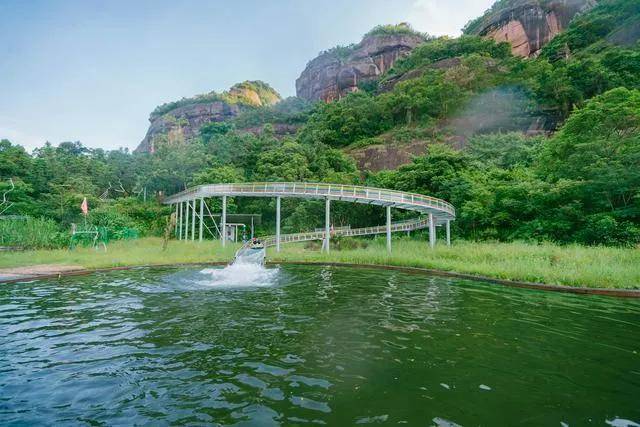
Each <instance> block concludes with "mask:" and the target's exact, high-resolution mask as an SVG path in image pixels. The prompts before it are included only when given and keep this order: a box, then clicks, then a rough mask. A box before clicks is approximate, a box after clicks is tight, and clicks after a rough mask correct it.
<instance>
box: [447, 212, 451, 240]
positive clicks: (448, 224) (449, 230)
mask: <svg viewBox="0 0 640 427" xmlns="http://www.w3.org/2000/svg"><path fill="white" fill-rule="evenodd" d="M447 246H451V220H449V219H448V220H447Z"/></svg>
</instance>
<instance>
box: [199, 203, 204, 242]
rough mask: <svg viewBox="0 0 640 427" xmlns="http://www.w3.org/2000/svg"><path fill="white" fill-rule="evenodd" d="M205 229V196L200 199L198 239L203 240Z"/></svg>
mask: <svg viewBox="0 0 640 427" xmlns="http://www.w3.org/2000/svg"><path fill="white" fill-rule="evenodd" d="M203 231H204V198H202V199H200V235H199V236H198V241H199V242H202V232H203Z"/></svg>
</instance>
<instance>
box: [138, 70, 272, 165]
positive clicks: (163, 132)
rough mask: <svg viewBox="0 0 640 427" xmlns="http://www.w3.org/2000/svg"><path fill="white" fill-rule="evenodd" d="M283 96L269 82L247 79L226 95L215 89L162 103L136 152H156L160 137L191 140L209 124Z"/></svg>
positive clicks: (150, 119)
mask: <svg viewBox="0 0 640 427" xmlns="http://www.w3.org/2000/svg"><path fill="white" fill-rule="evenodd" d="M280 99H281V98H280V95H279V94H278V93H277V92H276V91H275V90H273V89H272V88H270V87H269V86H268V85H266V84H265V83H262V82H244V83H239V84H237V85H235V86H233V87H232V88H231V89H229V90H228V91H227V92H224V93H222V94H215V93H213V92H212V93H210V94H206V95H199V96H196V97H194V98H187V99H182V100H180V101H176V102H173V103H169V104H165V105H162V106H160V107H158V108H156V110H155V111H154V112H153V113H151V116H150V117H149V121H150V122H151V125H150V126H149V130H147V134H146V135H145V137H144V139H143V140H142V142H140V145H139V146H138V148H136V150H135V151H137V152H143V153H153V152H155V150H156V144H157V143H158V142H159V141H160V140H167V141H169V142H172V143H187V142H189V140H191V139H193V138H195V137H197V136H198V135H199V132H200V128H201V127H202V126H203V125H205V124H207V123H211V122H223V121H226V120H230V119H232V118H234V117H236V116H237V115H238V114H240V113H241V112H242V111H243V110H245V109H247V108H251V107H261V106H266V105H273V104H275V103H277V102H278V101H280Z"/></svg>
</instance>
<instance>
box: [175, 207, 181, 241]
mask: <svg viewBox="0 0 640 427" xmlns="http://www.w3.org/2000/svg"><path fill="white" fill-rule="evenodd" d="M178 218H180V217H179V216H178V203H176V223H175V230H174V231H173V234H174V235H175V237H176V238H178Z"/></svg>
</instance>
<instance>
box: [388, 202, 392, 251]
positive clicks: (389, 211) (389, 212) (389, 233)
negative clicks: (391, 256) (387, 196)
mask: <svg viewBox="0 0 640 427" xmlns="http://www.w3.org/2000/svg"><path fill="white" fill-rule="evenodd" d="M387 252H389V253H391V206H387Z"/></svg>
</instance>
